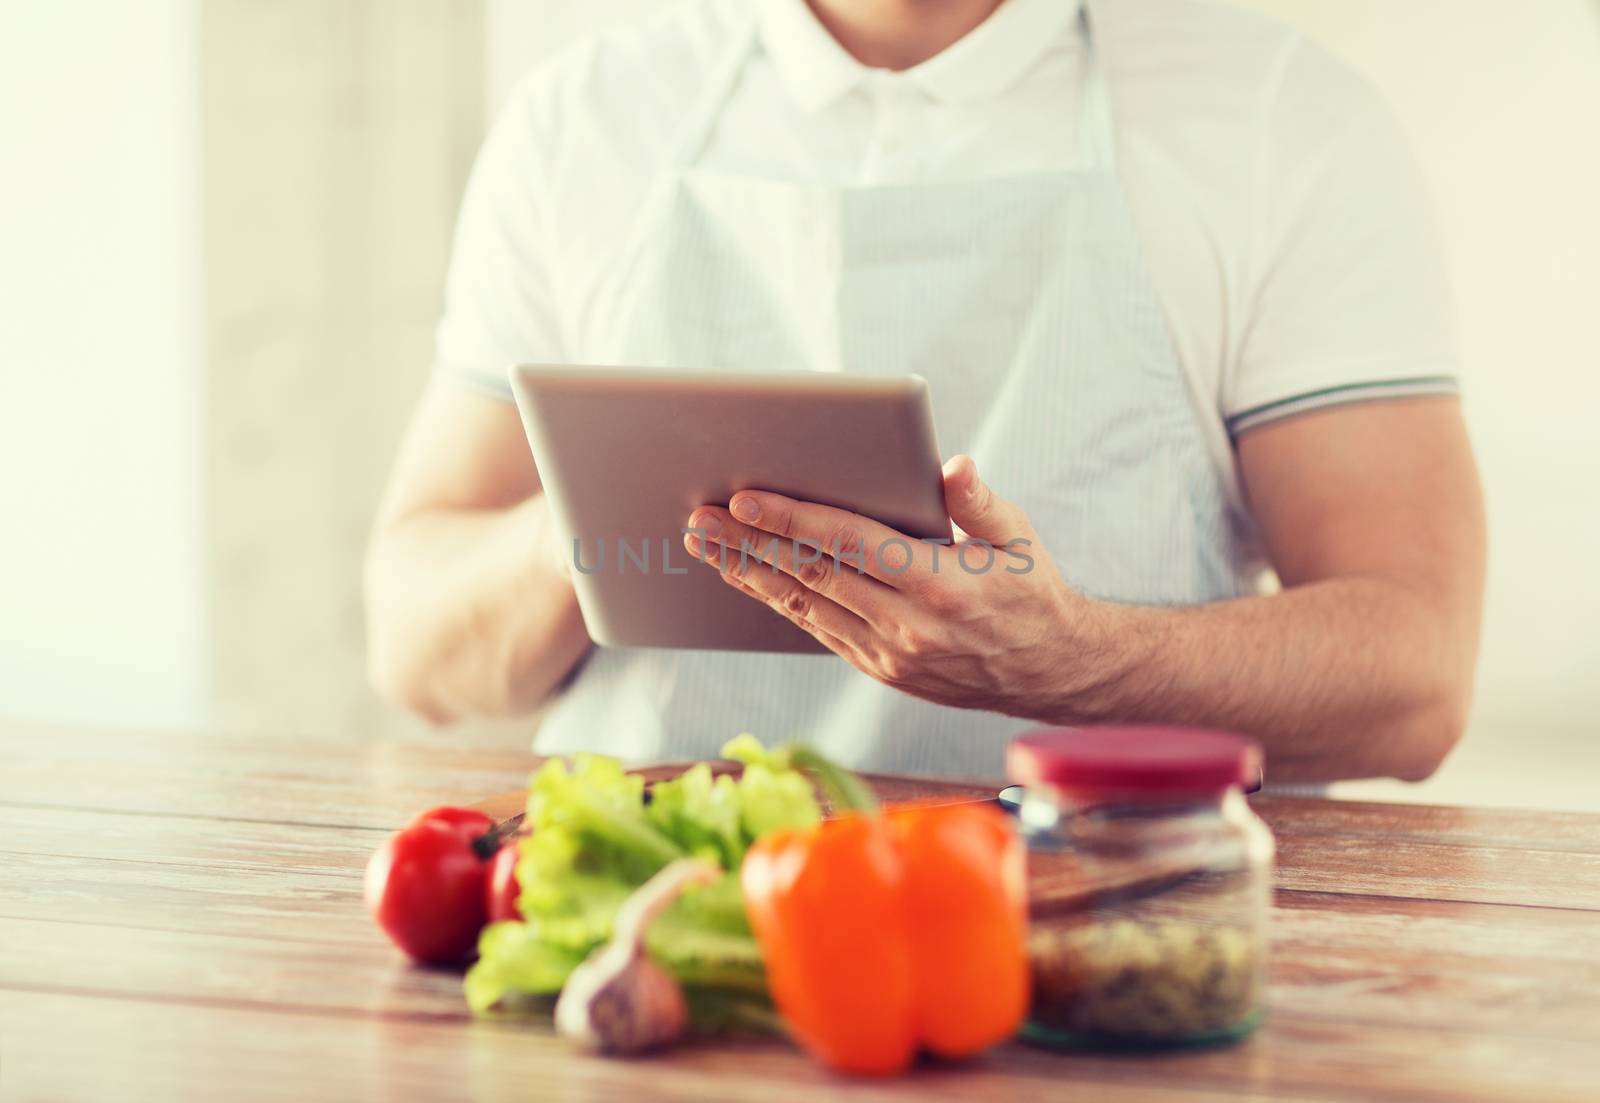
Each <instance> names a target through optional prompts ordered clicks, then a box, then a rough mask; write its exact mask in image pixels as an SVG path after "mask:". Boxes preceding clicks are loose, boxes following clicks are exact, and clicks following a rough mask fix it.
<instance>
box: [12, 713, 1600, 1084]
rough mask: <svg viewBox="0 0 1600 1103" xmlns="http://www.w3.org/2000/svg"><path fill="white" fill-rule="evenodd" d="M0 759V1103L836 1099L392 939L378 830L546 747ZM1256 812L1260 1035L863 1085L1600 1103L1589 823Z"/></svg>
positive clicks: (189, 742) (179, 739)
mask: <svg viewBox="0 0 1600 1103" xmlns="http://www.w3.org/2000/svg"><path fill="white" fill-rule="evenodd" d="M13 735H15V738H13ZM0 756H3V757H0V871H3V874H0V1099H7V1100H9V1099H12V1098H18V1099H28V1098H52V1099H56V1098H62V1099H77V1098H109V1097H115V1098H125V1099H141V1098H150V1099H185V1098H195V1099H208V1100H209V1099H214V1098H221V1097H229V1098H262V1099H288V1098H294V1099H303V1098H307V1097H308V1096H310V1095H313V1094H323V1095H327V1096H330V1097H333V1098H342V1099H366V1098H411V1097H415V1098H428V1097H437V1096H440V1095H454V1096H459V1095H471V1096H474V1097H477V1098H486V1099H497V1098H512V1097H515V1098H517V1099H526V1098H538V1097H540V1096H559V1097H561V1098H573V1099H591V1098H630V1099H631V1098H638V1097H639V1096H640V1095H641V1094H649V1095H651V1096H653V1097H661V1098H684V1099H703V1098H711V1097H716V1098H739V1099H756V1098H760V1099H761V1100H763V1101H764V1103H767V1101H771V1103H777V1101H782V1100H789V1099H802V1098H807V1099H809V1098H817V1097H823V1098H830V1097H834V1096H837V1095H839V1094H841V1088H842V1087H843V1085H842V1083H841V1082H839V1081H835V1080H832V1079H830V1078H829V1077H827V1075H826V1074H825V1073H822V1072H821V1071H820V1070H818V1069H817V1068H816V1067H815V1066H813V1065H812V1064H810V1063H809V1062H807V1061H805V1060H804V1059H803V1058H801V1057H799V1056H798V1055H796V1054H795V1053H794V1052H793V1051H792V1050H790V1049H788V1048H787V1047H786V1046H783V1045H781V1044H777V1043H768V1044H736V1045H726V1044H724V1045H717V1046H699V1047H691V1048H689V1049H687V1050H684V1051H682V1052H677V1053H674V1054H672V1055H669V1056H666V1057H664V1058H660V1059H655V1060H651V1061H648V1062H616V1061H604V1060H598V1059H589V1058H582V1057H578V1056H576V1055H574V1054H572V1053H570V1052H569V1051H568V1050H567V1048H566V1047H565V1046H564V1045H563V1044H562V1043H560V1042H559V1041H558V1040H556V1039H554V1038H552V1037H550V1036H549V1034H548V1032H547V1031H546V1030H544V1029H542V1028H541V1027H539V1026H536V1025H532V1024H527V1023H493V1022H474V1021H472V1020H471V1019H470V1017H469V1016H467V1014H466V1012H465V1007H464V1005H463V1003H462V1001H461V998H460V994H459V977H458V976H457V975H456V974H455V973H452V972H450V971H435V970H419V969H413V968H410V967H408V966H406V965H405V964H404V963H403V962H401V961H400V959H399V958H398V957H397V956H396V955H395V954H394V953H393V952H392V951H391V950H390V949H389V948H388V947H387V946H386V945H385V944H383V943H382V942H381V941H380V940H379V939H378V938H377V936H376V935H375V934H374V933H373V931H372V929H371V927H370V925H369V923H368V921H367V919H366V917H365V915H364V913H363V911H362V907H361V903H360V871H361V868H362V866H363V864H364V862H365V859H366V855H367V854H368V852H369V851H370V848H371V847H372V846H373V845H375V843H376V841H377V840H378V839H380V838H381V837H382V832H383V831H384V830H386V829H388V828H391V827H393V826H395V825H397V824H399V823H400V822H402V821H403V820H404V819H406V818H408V817H409V816H410V815H411V814H412V813H413V812H415V811H416V810H417V809H419V808H421V807H424V806H427V805H429V804H436V803H445V802H460V801H465V800H472V799H477V798H480V797H482V796H484V795H486V794H489V793H494V792H498V791H504V790H507V789H512V788H515V787H518V786H520V785H521V784H522V782H523V780H524V779H525V777H526V775H527V772H528V770H529V769H530V768H531V766H532V765H533V759H532V758H531V756H527V755H519V754H507V753H488V754H485V753H479V752H473V751H468V750H461V749H456V748H451V747H447V746H442V745H441V746H428V745H398V746H389V745H372V746H367V745H361V744H347V745H340V744H311V743H305V742H296V741H292V740H280V739H273V738H269V737H256V738H245V739H240V738H213V737H206V736H198V735H184V734H181V733H151V734H133V733H126V732H117V733H110V732H98V731H89V732H75V731H70V730H65V731H64V730H61V729H50V728H42V727H38V726H31V727H24V728H19V729H17V730H16V731H15V732H13V730H12V729H11V728H8V727H0ZM1257 807H1258V809H1259V810H1260V811H1261V813H1262V814H1263V816H1264V817H1265V818H1266V819H1267V820H1268V821H1269V823H1271V824H1272V826H1273V827H1274V829H1275V831H1276V833H1277V836H1278V840H1279V853H1280V869H1279V875H1278V892H1277V894H1276V907H1275V913H1274V928H1273V978H1272V984H1271V989H1270V1006H1271V1009H1272V1010H1271V1015H1270V1017H1269V1021H1268V1023H1267V1025H1266V1026H1265V1027H1264V1028H1263V1029H1262V1030H1261V1031H1260V1032H1259V1033H1258V1034H1257V1035H1256V1036H1255V1037H1254V1038H1253V1039H1251V1040H1250V1041H1248V1042H1246V1043H1245V1044H1244V1045H1241V1046H1238V1047H1234V1048H1231V1049H1223V1050H1214V1051H1204V1052H1197V1053H1186V1054H1169V1055H1162V1056H1142V1057H1128V1056H1117V1057H1113V1056H1062V1055H1057V1054H1052V1053H1047V1052H1042V1051H1038V1050H1033V1049H1028V1048H1025V1047H1018V1046H1013V1047H1006V1048H1004V1049H1001V1050H999V1051H996V1052H995V1053H994V1054H991V1055H990V1056H989V1057H987V1058H986V1059H985V1060H983V1061H981V1062H979V1063H977V1064H975V1065H973V1066H969V1067H960V1068H938V1067H929V1068H923V1069H919V1070H918V1071H917V1072H916V1074H915V1075H913V1076H912V1077H910V1078H908V1079H907V1080H904V1081H896V1082H892V1083H887V1084H869V1085H859V1084H850V1085H849V1095H850V1097H851V1098H856V1097H859V1098H863V1099H902V1098H912V1097H932V1098H935V1099H940V1098H948V1099H991V1098H996V1097H997V1096H999V1095H1002V1094H1003V1095H1007V1096H1010V1095H1029V1094H1040V1095H1044V1096H1046V1097H1051V1096H1054V1095H1057V1094H1060V1095H1068V1094H1070V1095H1072V1096H1074V1097H1079V1098H1081V1097H1084V1096H1085V1095H1086V1094H1087V1095H1092V1096H1093V1097H1094V1098H1098V1099H1109V1100H1117V1099H1222V1098H1241V1097H1247V1098H1305V1099H1326V1098H1348V1097H1351V1096H1359V1097H1362V1098H1382V1099H1395V1100H1399V1099H1456V1098H1464V1099H1496V1098H1517V1099H1522V1098H1539V1099H1569V1098H1570V1099H1593V1098H1600V917H1597V916H1596V915H1595V911H1596V910H1597V909H1600V895H1597V890H1600V876H1596V874H1597V872H1600V867H1597V865H1596V862H1597V860H1600V817H1597V816H1581V815H1566V814H1546V813H1523V812H1507V811H1481V810H1465V809H1439V808H1429V807H1426V806H1415V805H1413V806H1388V805H1377V804H1355V805H1343V804H1339V803H1337V802H1328V801H1309V800H1292V799H1288V798H1261V799H1260V800H1259V801H1258V802H1257ZM91 1039H92V1042H91V1041H90V1040H91ZM90 1053H92V1054H93V1055H94V1060H85V1059H84V1057H85V1055H86V1054H90ZM312 1089H315V1091H313V1090H312Z"/></svg>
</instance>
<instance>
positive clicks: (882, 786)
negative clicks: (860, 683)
mask: <svg viewBox="0 0 1600 1103" xmlns="http://www.w3.org/2000/svg"><path fill="white" fill-rule="evenodd" d="M692 765H694V763H692V762H678V763H667V764H664V765H660V766H649V767H645V768H643V769H640V770H636V771H634V772H635V773H637V774H639V775H640V776H642V777H643V778H644V779H645V782H646V784H649V783H651V782H655V781H662V780H665V779H667V778H672V777H677V776H678V775H679V774H681V773H683V771H684V770H686V769H688V768H689V767H690V766H692ZM742 768H743V767H741V766H740V765H739V764H738V763H737V762H722V761H719V762H712V763H711V769H712V772H713V773H716V774H737V773H738V772H739V771H740V770H741V769H742ZM861 776H862V778H863V780H865V781H866V782H867V783H868V784H869V785H871V786H872V789H873V791H874V792H875V793H877V795H878V799H879V800H882V801H884V802H885V803H891V802H894V801H907V800H918V799H924V798H929V797H946V798H949V799H951V800H963V799H967V800H989V799H991V798H993V797H994V796H995V794H996V793H997V792H998V791H999V789H998V786H995V785H992V784H990V785H984V784H980V783H976V782H964V781H950V780H948V779H944V778H928V777H913V776H908V775H903V774H862V775H861ZM526 801H527V792H526V790H522V789H518V790H515V791H513V792H509V793H498V794H496V795H494V796H492V797H488V798H486V799H484V800H481V801H478V802H477V803H476V804H475V805H474V807H476V808H480V809H482V810H483V811H484V812H486V813H487V814H488V815H490V816H492V817H493V818H494V820H495V822H497V823H498V822H501V821H504V820H508V819H510V818H512V817H513V816H519V815H521V814H522V811H523V806H524V804H525V803H526ZM1193 872H1195V871H1194V870H1192V869H1188V868H1175V869H1148V868H1142V869H1136V870H1127V869H1119V870H1116V871H1111V872H1091V871H1090V870H1088V869H1085V868H1084V867H1083V866H1082V865H1081V864H1080V863H1079V862H1077V861H1075V860H1074V859H1073V857H1072V856H1071V855H1070V854H1066V853H1060V854H1041V853H1038V852H1034V853H1032V854H1030V855H1029V859H1028V900H1029V908H1030V910H1031V911H1032V912H1033V913H1034V914H1035V915H1050V914H1059V913H1062V912H1070V911H1075V910H1077V909H1079V908H1083V907H1086V906H1090V905H1093V904H1097V903H1103V902H1105V901H1107V900H1109V899H1111V898H1113V897H1125V896H1128V895H1139V894H1141V893H1143V892H1147V891H1154V890H1156V889H1159V888H1162V887H1165V886H1167V885H1170V884H1173V883H1175V882H1176V881H1181V880H1183V879H1184V878H1186V877H1188V876H1190V875H1191V874H1192V873H1193Z"/></svg>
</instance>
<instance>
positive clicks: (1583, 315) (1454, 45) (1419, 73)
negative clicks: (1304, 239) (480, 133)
mask: <svg viewBox="0 0 1600 1103" xmlns="http://www.w3.org/2000/svg"><path fill="white" fill-rule="evenodd" d="M1102 2H1106V3H1136V2H1137V0H1102ZM1236 2H1239V3H1241V4H1243V5H1244V6H1247V7H1250V8H1253V9H1256V10H1258V11H1262V12H1265V13H1268V14H1271V15H1274V16H1276V17H1278V18H1281V19H1284V20H1286V21H1288V22H1290V23H1293V24H1295V25H1297V26H1298V27H1300V28H1301V29H1303V30H1304V31H1305V32H1306V33H1307V34H1309V35H1310V36H1311V37H1312V38H1314V39H1316V40H1317V41H1319V42H1321V43H1322V44H1324V45H1325V46H1327V47H1328V48H1330V49H1332V50H1333V51H1334V52H1335V53H1337V54H1339V55H1341V56H1342V57H1343V58H1344V59H1345V60H1346V61H1348V62H1349V63H1351V64H1352V65H1354V66H1355V67H1356V68H1357V69H1359V70H1361V71H1362V72H1364V73H1365V74H1367V75H1368V76H1369V77H1370V78H1371V79H1372V80H1373V81H1374V82H1375V83H1376V84H1377V85H1378V87H1379V88H1381V89H1382V90H1383V91H1384V92H1385V93H1386V94H1387V96H1388V97H1389V99H1390V100H1391V102H1392V103H1393V104H1394V106H1395V108H1396V110H1397V111H1398V112H1399V113H1400V115H1401V117H1402V119H1403V120H1404V122H1405V123H1406V124H1407V127H1408V129H1409V130H1410V132H1411V134H1412V137H1413V140H1414V142H1415V146H1416V150H1417V153H1418V155H1419V157H1420V159H1421V161H1422V163H1423V167H1424V169H1425V170H1426V172H1427V174H1428V176H1429V179H1430V181H1431V183H1432V187H1433V191H1434V193H1435V196H1436V198H1437V201H1438V206H1439V217H1440V221H1441V223H1442V225H1443V230H1444V235H1445V239H1446V242H1447V245H1448V259H1449V262H1450V268H1451V272H1452V275H1453V278H1454V284H1455V289H1456V294H1457V301H1458V305H1459V312H1460V334H1461V345H1462V349H1463V351H1464V359H1465V364H1464V371H1465V376H1466V386H1467V414H1468V417H1469V419H1470V421H1471V425H1472V431H1473V436H1474V440H1475V442H1476V445H1477V449H1478V453H1479V459H1480V463H1481V465H1482V468H1483V474H1484V482H1485V489H1486V493H1487V495H1488V500H1489V509H1490V523H1491V545H1492V546H1491V563H1490V582H1489V593H1488V611H1487V622H1486V625H1485V629H1486V633H1485V638H1484V646H1483V662H1482V666H1481V674H1480V685H1479V693H1478V704H1477V709H1476V713H1475V716H1474V722H1473V728H1472V731H1471V733H1470V734H1469V737H1468V739H1467V740H1466V741H1465V742H1464V744H1463V746H1462V748H1461V750H1460V751H1459V752H1458V753H1457V755H1456V756H1455V757H1454V758H1453V759H1452V760H1451V761H1450V762H1449V763H1448V764H1447V765H1446V767H1445V769H1444V770H1443V771H1442V772H1441V774H1440V775H1439V776H1438V777H1437V778H1436V779H1435V780H1434V781H1432V782H1430V783H1429V784H1428V785H1427V786H1425V787H1423V788H1421V789H1406V790H1402V789H1400V788H1399V787H1397V786H1392V785H1387V784H1384V783H1377V784H1375V785H1373V784H1365V785H1362V786H1360V787H1355V788H1354V789H1353V791H1354V792H1357V793H1362V794H1372V795H1381V796H1386V797H1388V796H1410V797H1419V796H1421V797H1427V798H1429V799H1439V800H1456V799H1473V800H1496V801H1499V802H1503V803H1511V804H1516V803H1550V802H1554V803H1561V804H1585V803H1596V802H1600V721H1597V720H1596V719H1595V718H1596V717H1597V716H1600V676H1596V673H1595V672H1596V671H1597V669H1600V433H1597V432H1596V431H1595V429H1594V428H1593V425H1594V423H1595V421H1596V418H1597V417H1600V413H1597V411H1600V3H1597V2H1596V0H1538V2H1536V3H1525V4H1506V3H1503V2H1502V0H1236ZM658 8H659V3H657V2H656V0H545V2H543V3H537V4H533V3H527V2H525V0H489V4H488V22H487V27H488V36H489V48H488V54H487V57H488V65H489V70H488V74H487V79H488V86H489V100H490V103H491V104H498V103H499V102H501V100H502V99H503V97H504V95H505V93H506V91H507V90H508V88H509V86H510V84H511V82H512V81H513V80H514V79H515V77H516V76H517V75H518V74H519V73H520V72H521V71H523V70H524V69H525V68H526V67H527V66H528V65H530V64H532V63H533V62H534V61H535V60H536V59H537V58H539V57H541V56H543V55H544V54H546V53H548V52H550V51H551V50H553V49H556V48H558V47H559V46H560V45H562V44H564V43H565V42H566V41H568V40H570V39H571V38H573V37H576V36H577V35H578V34H580V33H585V32H587V31H589V30H592V29H595V28H598V27H600V26H603V25H606V24H608V23H612V22H615V21H618V20H621V19H626V18H633V17H637V16H640V15H643V14H646V13H648V12H651V11H653V10H656V9H658Z"/></svg>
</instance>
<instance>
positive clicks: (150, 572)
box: [0, 0, 206, 724]
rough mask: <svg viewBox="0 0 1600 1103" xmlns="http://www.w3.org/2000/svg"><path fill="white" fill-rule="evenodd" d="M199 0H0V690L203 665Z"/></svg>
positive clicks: (38, 693)
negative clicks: (129, 0)
mask: <svg viewBox="0 0 1600 1103" xmlns="http://www.w3.org/2000/svg"><path fill="white" fill-rule="evenodd" d="M195 29H196V26H195V12H194V5H193V2H192V0H143V2H141V3H138V4H122V3H113V4H107V3H94V2H85V0H53V2H50V3H5V4H0V151H3V154H0V156H3V157H4V169H3V170H0V350H4V359H3V361H0V519H3V520H0V708H3V709H4V710H5V711H9V712H15V713H35V714H46V715H51V716H57V717H64V718H77V719H92V720H108V721H110V720H115V721H120V722H127V723H133V724H138V723H170V722H184V721H186V720H188V719H191V718H193V717H194V716H196V715H197V714H198V711H199V709H200V707H201V700H202V697H203V693H204V683H205V680H206V663H205V655H206V648H205V645H204V632H203V627H202V625H203V617H202V608H201V605H202V592H203V587H204V578H203V572H202V569H201V567H202V563H203V554H202V546H201V542H200V538H201V533H200V526H201V518H200V504H199V503H200V496H201V480H202V479H203V478H204V473H205V472H204V466H203V464H202V463H201V459H200V450H199V440H200V423H199V416H198V403H199V391H198V384H199V382H200V373H201V368H200V365H201V346H202V342H203V333H202V314H201V310H202V303H201V298H200V273H199V269H200V260H199V258H200V236H199V235H200V223H199V213H198V171H199V170H198V155H199V150H198V142H199V123H198V119H199V103H198V99H197V97H196V94H195V85H196V64H195V56H194V50H193V42H194V35H195Z"/></svg>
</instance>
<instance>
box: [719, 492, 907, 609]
mask: <svg viewBox="0 0 1600 1103" xmlns="http://www.w3.org/2000/svg"><path fill="white" fill-rule="evenodd" d="M728 508H729V511H730V512H731V513H732V515H733V517H734V518H736V519H737V520H738V521H739V522H742V523H743V524H745V525H748V526H750V527H751V528H753V529H759V530H761V531H762V532H768V533H772V534H773V535H775V536H781V537H783V538H784V539H785V540H786V541H788V542H790V543H791V544H792V543H794V542H795V541H803V542H805V543H807V544H814V545H816V546H817V547H819V548H821V549H823V550H824V551H825V552H827V553H828V554H829V555H830V556H833V557H834V558H835V559H837V560H838V561H839V562H840V563H841V564H849V565H850V566H852V567H854V568H856V569H857V570H858V571H864V572H865V573H866V574H867V575H869V576H870V577H872V578H875V579H877V580H878V581H879V582H882V583H884V584H886V585H889V586H896V587H898V586H899V585H900V584H901V582H902V581H903V580H904V579H905V577H906V575H907V574H908V573H909V572H910V570H911V568H912V566H913V565H914V564H915V562H916V561H917V558H918V556H917V547H916V545H917V544H918V543H919V542H920V541H917V540H913V539H911V538H910V537H907V536H904V535H902V534H901V533H898V532H896V531H895V530H894V529H892V528H890V527H889V526H888V525H883V524H879V523H878V522H877V521H874V520H873V519H872V518H870V517H863V516H861V515H860V514H858V513H851V512H850V511H849V510H844V509H834V508H833V507H832V506H823V505H818V504H816V503H815V502H797V501H795V500H794V499H793V498H785V497H784V496H783V495H781V494H773V493H771V492H769V491H765V490H741V491H739V493H737V494H735V495H734V496H733V501H731V502H729V503H728Z"/></svg>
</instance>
